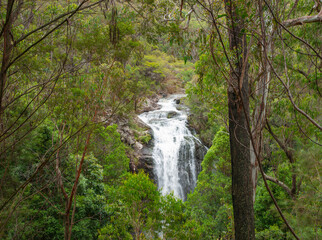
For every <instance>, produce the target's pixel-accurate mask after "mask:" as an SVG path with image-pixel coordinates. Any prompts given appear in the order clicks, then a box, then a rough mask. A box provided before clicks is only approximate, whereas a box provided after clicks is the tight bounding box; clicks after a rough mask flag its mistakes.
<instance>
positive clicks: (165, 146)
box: [139, 95, 198, 200]
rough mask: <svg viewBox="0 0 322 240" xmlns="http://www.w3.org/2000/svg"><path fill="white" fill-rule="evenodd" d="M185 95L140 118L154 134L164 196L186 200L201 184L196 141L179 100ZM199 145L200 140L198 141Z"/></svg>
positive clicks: (173, 98) (177, 96)
mask: <svg viewBox="0 0 322 240" xmlns="http://www.w3.org/2000/svg"><path fill="white" fill-rule="evenodd" d="M183 96H184V95H172V96H170V97H168V98H164V99H161V100H160V101H159V104H160V105H161V109H160V110H155V111H151V112H145V113H143V114H141V115H140V116H139V117H140V118H141V120H142V121H143V122H145V123H146V124H147V125H149V126H150V128H151V129H152V130H153V138H154V148H153V154H152V157H153V159H154V171H155V173H156V176H157V183H158V188H159V189H161V192H162V194H163V195H165V194H168V193H170V192H173V194H174V196H176V197H178V198H181V199H183V200H185V199H186V197H187V194H188V193H189V192H190V191H192V190H193V189H194V187H195V185H196V181H197V171H196V157H195V148H196V146H195V144H196V143H195V141H196V139H195V137H194V136H193V135H192V133H191V132H190V130H189V129H188V128H187V126H186V123H187V112H186V109H185V108H184V107H182V106H180V107H181V108H182V109H180V110H178V109H177V106H178V105H177V104H176V101H175V99H178V98H180V97H183ZM197 141H198V140H197Z"/></svg>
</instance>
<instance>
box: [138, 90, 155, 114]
mask: <svg viewBox="0 0 322 240" xmlns="http://www.w3.org/2000/svg"><path fill="white" fill-rule="evenodd" d="M159 99H160V96H159V95H157V94H154V95H153V96H152V97H149V98H146V99H145V100H144V101H143V103H142V105H141V106H140V107H139V109H138V111H137V113H138V114H141V113H143V112H149V111H154V110H157V109H160V105H158V101H159Z"/></svg>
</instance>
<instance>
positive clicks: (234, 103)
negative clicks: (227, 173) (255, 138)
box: [225, 0, 255, 240]
mask: <svg viewBox="0 0 322 240" xmlns="http://www.w3.org/2000/svg"><path fill="white" fill-rule="evenodd" d="M225 4H226V11H227V16H228V25H229V33H228V34H229V43H230V49H231V51H232V52H233V54H234V61H233V62H231V74H230V82H229V87H228V110H229V134H230V153H231V165H232V199H233V207H234V223H235V239H238V240H244V239H245V240H246V239H247V240H251V239H255V228H254V209H253V198H252V196H253V185H252V177H251V162H250V134H249V131H248V129H249V122H248V121H249V92H248V63H247V46H246V36H245V34H244V33H243V31H242V29H243V28H244V23H243V19H242V18H241V17H240V16H239V15H238V13H237V12H236V5H235V3H234V2H233V1H229V0H226V1H225Z"/></svg>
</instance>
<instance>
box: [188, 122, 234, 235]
mask: <svg viewBox="0 0 322 240" xmlns="http://www.w3.org/2000/svg"><path fill="white" fill-rule="evenodd" d="M229 151H230V150H229V135H228V133H227V132H226V130H225V129H224V128H221V129H220V130H219V131H218V132H217V133H216V136H215V138H214V140H213V145H212V146H211V148H210V149H209V150H208V152H207V154H206V156H205V157H204V160H203V162H202V171H201V173H200V174H199V176H198V182H197V186H196V188H195V190H194V192H193V193H192V194H190V195H188V200H187V202H186V204H187V206H188V209H189V214H190V216H191V218H192V219H194V220H195V221H196V222H197V223H198V227H199V228H200V230H199V231H200V234H201V236H202V239H217V238H229V237H230V236H232V201H231V195H230V192H231V179H230V172H231V167H230V152H229Z"/></svg>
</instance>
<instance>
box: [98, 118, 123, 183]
mask: <svg viewBox="0 0 322 240" xmlns="http://www.w3.org/2000/svg"><path fill="white" fill-rule="evenodd" d="M94 144H95V146H93V147H94V149H93V150H94V155H95V156H96V158H97V159H98V160H99V161H100V164H101V165H102V166H103V175H104V183H106V184H116V182H117V181H118V179H120V177H121V176H122V175H124V174H125V173H126V172H127V171H128V170H129V159H128V157H127V155H126V146H125V144H124V143H123V142H122V141H121V139H120V134H119V133H118V132H117V125H116V124H114V125H110V126H107V127H105V128H104V127H100V128H98V129H97V130H96V132H95V143H94Z"/></svg>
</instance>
